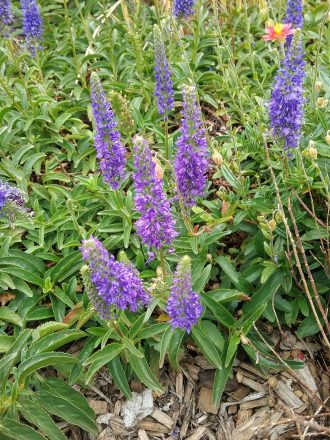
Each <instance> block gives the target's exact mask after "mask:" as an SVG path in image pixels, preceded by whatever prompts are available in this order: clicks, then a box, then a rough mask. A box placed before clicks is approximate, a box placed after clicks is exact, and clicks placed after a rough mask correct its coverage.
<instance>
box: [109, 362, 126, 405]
mask: <svg viewBox="0 0 330 440" xmlns="http://www.w3.org/2000/svg"><path fill="white" fill-rule="evenodd" d="M108 368H109V370H110V373H111V376H112V378H113V380H114V382H115V384H116V385H117V387H118V388H119V389H120V391H121V392H122V393H123V394H124V396H125V397H126V399H128V400H131V398H132V393H131V390H130V387H129V384H128V380H127V377H126V374H125V371H124V368H123V365H122V362H121V360H120V357H119V356H117V357H115V358H114V359H112V361H110V362H109V363H108Z"/></svg>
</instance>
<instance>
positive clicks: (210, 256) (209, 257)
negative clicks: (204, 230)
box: [206, 254, 212, 263]
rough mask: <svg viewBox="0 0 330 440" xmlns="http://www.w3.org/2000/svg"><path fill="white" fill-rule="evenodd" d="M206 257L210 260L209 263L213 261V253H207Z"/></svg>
mask: <svg viewBox="0 0 330 440" xmlns="http://www.w3.org/2000/svg"><path fill="white" fill-rule="evenodd" d="M206 259H207V261H208V262H209V263H211V261H212V255H211V254H207V255H206Z"/></svg>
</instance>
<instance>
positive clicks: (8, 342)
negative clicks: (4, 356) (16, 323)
mask: <svg viewBox="0 0 330 440" xmlns="http://www.w3.org/2000/svg"><path fill="white" fill-rule="evenodd" d="M14 340H15V338H14V336H7V335H0V353H6V352H7V351H8V350H9V349H10V347H11V346H12V345H13V342H14Z"/></svg>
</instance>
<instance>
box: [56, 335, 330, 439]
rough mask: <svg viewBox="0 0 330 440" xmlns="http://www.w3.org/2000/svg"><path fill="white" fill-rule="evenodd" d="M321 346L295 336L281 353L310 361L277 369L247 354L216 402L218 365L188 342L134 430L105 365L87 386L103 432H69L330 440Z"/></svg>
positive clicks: (137, 387) (329, 399) (69, 431)
mask: <svg viewBox="0 0 330 440" xmlns="http://www.w3.org/2000/svg"><path fill="white" fill-rule="evenodd" d="M297 347H298V348H297ZM279 349H280V348H279ZM319 349H321V346H319V345H318V344H310V345H309V346H307V345H306V343H304V344H302V343H300V342H299V341H298V342H296V340H294V343H293V344H291V347H290V350H288V349H287V347H285V346H284V347H283V344H282V350H280V353H281V356H282V357H283V358H289V357H290V358H291V359H292V358H293V357H295V358H296V359H297V358H300V359H304V360H305V367H304V368H303V369H300V370H294V371H280V372H278V373H276V374H274V373H269V374H268V373H261V372H260V371H259V370H258V369H257V368H256V367H255V366H253V365H252V364H251V363H250V362H249V361H248V359H245V358H244V356H242V360H237V361H236V363H235V366H234V375H233V377H232V378H231V379H230V380H229V381H228V383H227V385H226V388H225V392H224V394H223V397H222V401H221V404H220V405H218V406H215V405H213V403H212V386H213V381H214V373H215V371H214V367H213V366H212V365H211V364H209V363H208V362H207V361H206V360H205V358H204V357H203V356H202V355H200V354H199V353H198V352H197V351H194V347H190V346H189V347H188V350H187V352H186V354H185V356H184V358H183V359H182V360H181V363H180V365H181V367H182V369H181V371H179V372H175V371H173V370H172V369H171V368H170V367H169V366H168V365H167V364H165V366H164V368H163V369H162V370H161V374H160V377H159V379H160V382H161V383H162V385H163V386H164V388H165V390H166V393H165V394H163V395H161V396H156V395H155V394H154V395H153V398H154V406H153V408H151V411H150V413H151V414H150V415H148V416H147V417H144V418H143V419H142V420H139V421H137V423H136V424H135V425H134V426H133V427H132V428H127V427H125V425H124V421H123V418H122V408H123V405H125V401H126V399H125V398H124V397H123V395H122V394H121V393H120V392H119V391H118V389H116V387H115V385H114V384H113V382H112V379H111V377H110V376H109V375H108V374H107V373H106V372H105V371H104V372H101V374H100V376H99V377H98V378H97V380H96V381H95V386H94V387H92V388H90V389H89V390H85V395H86V396H87V397H88V399H89V402H90V405H91V407H92V408H93V409H94V410H95V412H96V414H97V421H98V426H99V435H98V436H97V437H93V438H92V437H90V436H89V435H88V434H87V433H83V432H80V433H79V432H77V430H76V429H75V428H73V427H70V426H67V427H64V432H66V435H67V436H68V438H69V439H72V440H122V439H129V440H158V439H159V440H180V439H184V440H206V439H208V440H254V439H263V440H277V439H279V440H284V439H310V438H312V439H314V438H317V439H321V440H322V439H329V438H330V428H329V423H330V368H329V363H327V361H325V363H323V365H322V367H321V366H320V362H319V361H318V360H316V359H319V356H318V355H316V352H317V351H318V350H319ZM326 357H328V358H329V357H330V356H329V355H328V356H326ZM328 360H329V359H328ZM323 361H324V356H323ZM327 365H328V366H327ZM131 387H132V390H133V391H134V392H136V393H141V392H142V391H143V389H144V387H143V386H142V385H141V384H140V383H139V382H138V381H136V380H133V381H132V383H131Z"/></svg>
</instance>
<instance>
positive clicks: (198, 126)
mask: <svg viewBox="0 0 330 440" xmlns="http://www.w3.org/2000/svg"><path fill="white" fill-rule="evenodd" d="M181 123H182V126H181V136H180V137H179V139H178V141H177V148H178V150H177V154H176V157H175V161H174V170H175V174H176V180H177V185H178V191H179V194H180V197H181V199H182V201H183V204H184V205H185V207H186V208H190V207H192V206H193V205H194V204H195V203H196V200H197V198H198V197H200V196H202V195H203V194H204V191H205V187H206V183H207V179H206V171H207V167H208V157H209V152H208V146H207V140H206V133H205V129H204V127H203V122H202V114H201V110H200V107H199V105H198V104H197V98H196V89H195V87H193V86H186V87H185V88H184V91H183V119H182V121H181Z"/></svg>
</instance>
